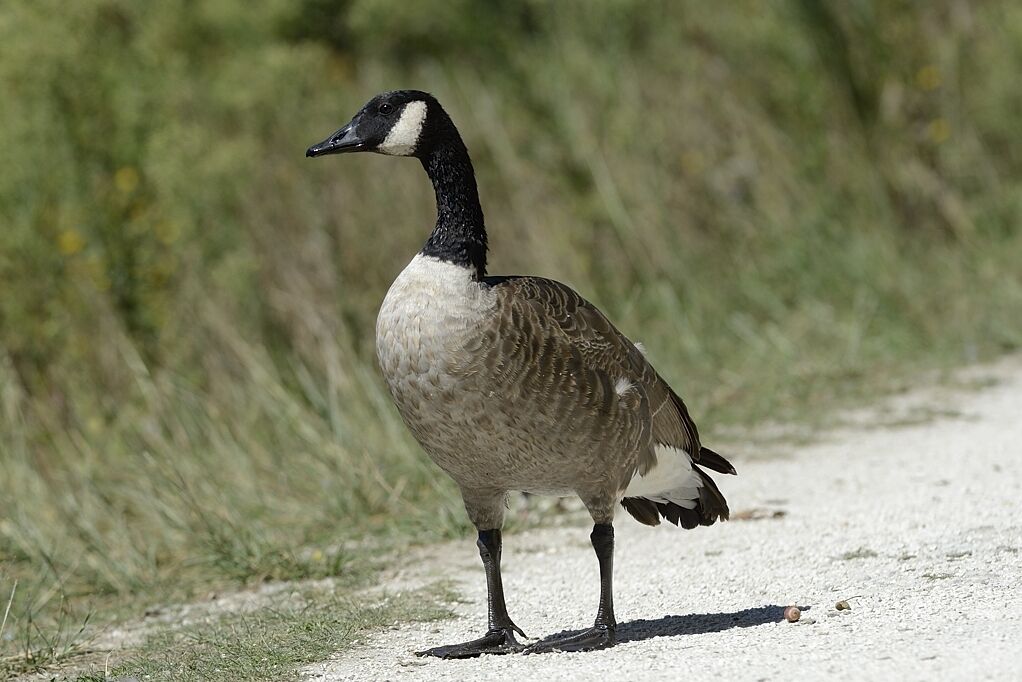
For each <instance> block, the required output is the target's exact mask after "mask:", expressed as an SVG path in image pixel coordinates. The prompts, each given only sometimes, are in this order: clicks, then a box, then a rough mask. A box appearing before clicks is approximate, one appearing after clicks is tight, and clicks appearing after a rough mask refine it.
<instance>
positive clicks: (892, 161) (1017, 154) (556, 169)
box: [0, 0, 1022, 659]
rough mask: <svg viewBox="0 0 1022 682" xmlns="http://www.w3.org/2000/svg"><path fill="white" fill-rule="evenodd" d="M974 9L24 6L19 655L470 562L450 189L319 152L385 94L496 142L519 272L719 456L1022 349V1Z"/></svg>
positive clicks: (7, 231) (4, 560) (0, 551)
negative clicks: (445, 557)
mask: <svg viewBox="0 0 1022 682" xmlns="http://www.w3.org/2000/svg"><path fill="white" fill-rule="evenodd" d="M583 6H584V11H582V9H583ZM963 7H964V6H963V5H962V3H958V2H952V1H951V0H947V1H943V0H941V1H938V2H933V3H923V4H920V3H908V2H884V3H881V2H857V3H828V4H822V3H814V2H808V1H803V0H788V1H786V2H777V3H762V2H757V1H756V0H742V1H741V2H735V3H727V4H726V5H723V6H721V5H720V4H719V3H718V4H714V5H713V6H711V5H710V4H707V3H697V2H692V3H681V2H667V1H666V0H663V1H658V2H644V1H639V0H606V1H604V2H599V3H581V1H579V2H574V1H573V0H569V1H567V2H558V3H542V2H524V3H503V2H490V3H473V2H470V0H458V1H457V2H453V3H448V2H418V3H406V2H401V1H399V0H349V1H348V2H343V3H329V2H323V1H322V0H302V1H301V2H291V1H285V0H259V1H257V2H241V0H210V1H209V2H204V3H200V4H194V3H188V2H185V0H179V1H171V2H166V3H159V6H158V7H150V6H148V5H146V6H145V7H143V6H142V5H139V4H138V3H134V2H130V1H129V0H83V1H82V2H76V3H74V4H73V5H70V6H69V5H67V3H59V2H57V1H56V0H31V1H30V0H10V1H8V2H5V3H3V4H2V5H0V41H2V43H3V45H4V58H3V60H0V87H2V88H3V90H4V91H5V92H14V93H17V96H16V97H10V98H7V100H5V105H4V106H3V107H0V146H2V148H3V150H4V164H2V165H0V225H2V229H0V596H3V598H4V600H6V595H9V594H10V592H11V586H12V585H13V584H14V582H15V581H16V580H17V581H18V589H17V592H16V594H15V598H14V600H13V603H12V606H11V611H10V616H9V618H8V621H7V624H6V625H5V628H4V632H3V634H2V635H0V658H6V657H10V656H20V657H22V658H24V655H25V653H26V652H33V655H34V656H37V657H40V658H49V659H55V658H60V657H61V656H64V655H66V653H67V652H68V651H73V650H74V649H75V647H76V646H77V645H78V643H80V642H82V641H86V640H87V639H88V637H89V634H90V632H92V631H93V630H94V629H95V628H96V627H98V626H100V625H102V624H103V623H107V622H109V621H110V620H111V619H119V618H128V619H130V618H137V617H140V615H141V613H142V612H143V611H144V610H145V608H146V606H147V605H148V604H151V603H154V602H155V603H160V602H166V601H172V600H181V601H186V600H189V599H192V598H195V597H196V596H197V595H201V594H203V593H205V592H206V591H208V590H210V589H231V588H235V587H244V586H248V585H252V584H259V583H261V582H264V581H268V580H269V581H275V580H293V579H304V578H315V577H332V578H337V579H338V580H340V581H341V582H342V583H344V584H351V585H354V584H361V582H360V581H364V580H365V579H368V578H369V577H371V574H372V572H373V570H374V568H373V567H374V566H375V565H378V564H379V561H367V557H368V558H370V559H372V558H374V557H378V556H380V550H381V549H384V548H387V547H390V546H393V545H394V544H395V543H396V544H397V546H403V544H405V543H408V542H410V541H422V542H425V541H431V540H435V539H438V538H443V537H457V536H462V535H464V534H466V533H467V530H468V528H467V522H466V520H465V518H464V513H463V511H462V510H461V508H460V502H459V500H458V498H457V495H456V492H455V490H454V489H453V486H452V485H451V484H450V483H449V482H448V481H447V480H446V479H445V478H444V477H443V476H442V475H441V474H440V473H439V472H438V471H437V470H436V469H435V468H434V467H433V466H432V465H430V464H429V463H428V462H426V461H425V459H424V458H423V457H422V455H421V454H420V453H419V451H418V450H417V447H416V446H415V444H414V442H413V441H412V439H411V437H410V436H409V434H408V433H407V432H406V430H405V429H404V428H403V426H402V425H401V423H400V420H399V419H398V418H397V416H396V414H395V412H394V410H393V408H392V407H391V405H390V402H389V398H388V397H387V395H386V392H385V390H384V389H383V387H382V385H381V383H380V381H379V378H378V376H377V372H376V370H375V362H374V358H373V320H374V316H375V311H376V309H377V307H378V305H379V302H380V301H381V300H382V297H383V294H384V292H385V291H386V288H387V286H388V284H389V282H390V281H391V280H392V279H393V277H394V276H395V274H396V273H397V272H398V271H399V270H400V268H401V267H402V266H403V264H404V263H405V262H406V261H407V260H408V259H409V258H410V257H411V255H412V254H413V253H414V252H415V251H416V250H417V248H418V247H419V246H420V244H421V243H422V241H423V240H424V239H425V236H426V232H427V231H428V230H429V228H430V226H431V224H432V215H433V204H432V201H433V199H432V194H431V190H430V188H429V186H428V183H427V182H426V180H425V178H424V177H423V175H422V172H421V169H420V168H419V167H418V164H416V163H415V162H413V161H409V160H396V159H385V158H380V157H368V156H366V157H344V158H336V159H335V158H331V159H326V160H318V161H316V162H312V161H308V160H306V159H304V158H303V151H304V149H305V148H306V146H307V145H308V144H309V143H311V142H313V141H316V140H319V139H322V137H323V136H324V135H325V134H327V133H329V132H330V131H332V130H334V129H336V128H337V127H338V126H339V125H341V124H343V123H344V122H346V121H347V119H348V117H349V116H350V115H351V114H352V113H353V112H354V111H356V110H357V108H358V107H359V106H361V104H362V103H363V102H364V100H366V99H368V97H369V96H371V95H373V94H375V93H376V92H377V91H379V90H382V89H386V88H392V87H418V88H422V89H426V90H430V91H432V92H434V93H435V94H437V95H438V97H439V98H440V100H441V101H442V102H444V103H445V105H446V106H447V108H448V109H449V110H450V111H451V113H452V115H453V116H454V118H455V120H456V121H457V123H458V124H459V126H460V129H461V130H462V132H463V134H464V136H465V138H466V141H467V143H468V146H469V148H470V150H471V151H472V155H473V159H474V161H475V163H476V167H477V171H478V175H479V181H480V187H481V193H482V199H483V202H484V209H485V211H486V215H487V224H488V227H489V230H490V235H491V245H492V247H493V250H492V255H491V259H490V262H491V270H492V271H493V272H495V273H507V272H529V273H537V274H542V275H545V276H550V277H554V278H556V279H559V280H562V281H566V282H568V283H570V284H572V285H574V286H575V287H576V288H578V289H579V290H580V291H581V292H583V293H584V294H585V295H586V296H587V297H589V298H591V299H592V300H593V301H594V302H596V303H597V304H599V305H600V306H601V307H602V308H603V309H604V310H605V311H606V312H607V313H608V315H609V316H610V317H611V318H612V319H613V320H614V321H615V322H616V323H617V324H618V326H620V327H621V328H622V329H623V330H624V331H625V332H626V333H628V334H629V335H631V336H632V337H633V338H635V339H637V340H641V341H642V342H644V343H645V345H646V346H647V347H648V348H649V353H650V357H651V358H652V359H653V361H654V363H655V364H656V366H657V367H658V368H659V369H660V370H661V371H662V373H663V374H664V375H665V376H666V377H668V378H669V380H670V381H671V382H672V384H673V385H674V386H675V387H676V388H677V389H678V390H679V392H680V393H681V394H682V395H683V396H684V397H685V398H686V400H687V401H688V402H689V405H690V407H691V410H692V412H693V414H694V416H695V417H696V419H697V421H698V422H699V424H700V427H701V429H702V430H703V431H704V432H705V433H706V434H707V439H708V440H712V439H713V437H714V436H715V435H720V434H733V433H735V431H736V430H741V429H743V428H745V427H748V426H749V425H753V424H756V423H760V422H763V421H771V422H783V421H786V420H791V419H795V420H799V421H802V422H805V421H806V420H816V419H817V417H818V416H822V417H821V418H827V419H832V418H834V417H835V416H837V417H840V411H841V409H842V408H844V407H846V406H848V405H856V404H860V403H862V402H863V401H870V400H873V399H875V398H876V396H878V395H882V394H884V393H887V392H890V391H894V390H900V389H902V388H904V387H905V386H906V385H908V384H909V383H910V382H911V381H912V380H913V377H915V376H917V374H918V373H919V372H921V371H929V370H934V369H936V370H946V369H950V368H954V367H957V366H961V365H962V364H966V363H971V362H975V361H978V360H983V359H985V358H991V357H995V356H996V355H998V354H1000V353H1004V352H1008V351H1012V350H1015V349H1018V348H1019V347H1020V345H1022V325H1020V324H1019V323H1018V320H1020V319H1022V270H1020V269H1019V267H1018V261H1019V254H1020V253H1022V230H1020V228H1019V225H1020V222H1022V143H1020V142H1019V140H1018V135H1017V114H1016V112H1018V111H1019V110H1022V91H1020V90H1019V88H1018V87H1016V85H1015V83H1016V81H1017V74H1018V73H1019V72H1020V70H1022V50H1020V48H1019V46H1020V45H1022V8H1019V7H1018V6H1016V3H1012V2H1009V1H1008V0H996V1H991V2H985V3H977V4H969V6H968V8H967V9H963ZM750 449H754V448H750ZM4 603H6V601H4ZM90 614H93V616H92V620H91V621H90V622H89V627H87V628H86V629H85V631H84V632H83V633H82V635H81V636H79V635H78V634H77V633H78V630H79V629H80V628H81V626H82V624H83V623H85V622H86V619H87V618H88V617H89V615H90Z"/></svg>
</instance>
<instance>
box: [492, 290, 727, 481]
mask: <svg viewBox="0 0 1022 682" xmlns="http://www.w3.org/2000/svg"><path fill="white" fill-rule="evenodd" d="M488 282H491V283H492V285H493V286H498V287H501V288H505V287H506V288H507V295H508V296H509V297H510V298H511V299H512V300H514V301H516V302H521V303H525V304H527V305H529V306H531V307H533V308H534V309H535V311H536V312H537V313H538V314H539V315H541V316H542V317H543V319H544V320H548V321H549V322H550V323H552V324H550V325H549V328H550V329H552V330H556V332H557V333H559V334H561V335H562V336H563V338H564V340H566V341H567V342H568V343H569V344H571V346H572V347H574V348H575V349H577V350H578V352H579V353H580V354H581V356H582V358H583V359H584V361H585V363H586V364H587V365H589V366H590V367H593V368H596V369H599V370H601V371H602V372H603V373H605V374H607V375H609V376H610V377H612V380H616V379H618V378H623V379H627V380H628V381H631V382H634V383H635V384H637V385H639V386H641V387H642V388H643V390H644V391H645V392H646V395H647V396H648V399H649V403H650V410H651V416H652V420H651V422H652V423H651V425H650V426H651V428H652V437H653V441H654V442H655V443H657V444H661V445H668V446H671V447H675V448H681V449H684V450H685V451H686V452H688V453H689V455H690V456H691V457H692V459H693V461H699V459H700V454H701V452H702V449H701V446H700V443H699V430H698V429H697V428H696V425H695V422H693V421H692V418H691V417H690V416H689V413H688V409H687V408H686V407H685V403H684V402H683V401H682V399H681V398H680V397H679V396H678V395H677V394H676V393H675V392H674V391H673V390H671V387H670V386H669V385H668V384H667V382H666V381H664V380H663V378H662V377H661V376H660V375H659V374H658V373H657V371H656V370H655V369H654V368H653V366H652V365H651V364H650V363H649V362H648V361H647V360H646V357H645V356H644V355H643V354H642V352H641V351H640V350H639V349H638V348H636V346H635V344H634V343H632V341H631V340H630V339H629V338H628V337H626V336H625V335H624V334H622V333H621V332H620V331H618V329H617V328H616V327H615V326H614V325H613V324H612V323H611V322H610V320H608V319H607V317H606V316H605V315H604V314H603V313H602V312H600V310H599V309H598V308H597V307H596V306H594V305H593V304H592V303H590V302H589V301H587V300H585V299H584V298H582V297H581V296H579V295H578V293H576V292H575V291H574V290H573V289H571V288H570V287H568V286H566V285H564V284H561V283H560V282H556V281H554V280H550V279H544V278H541V277H504V278H492V279H491V280H488ZM652 465H653V462H652V461H651V462H643V463H640V473H645V470H646V468H647V467H651V466H652ZM711 468H715V467H712V466H711Z"/></svg>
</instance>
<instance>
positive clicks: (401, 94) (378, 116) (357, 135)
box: [305, 90, 450, 158]
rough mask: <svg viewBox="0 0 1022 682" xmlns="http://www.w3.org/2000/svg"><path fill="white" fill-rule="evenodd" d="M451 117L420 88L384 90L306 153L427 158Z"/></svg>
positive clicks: (314, 154) (434, 99)
mask: <svg viewBox="0 0 1022 682" xmlns="http://www.w3.org/2000/svg"><path fill="white" fill-rule="evenodd" d="M449 121H450V118H448V116H447V114H446V113H445V112H444V110H443V109H442V108H441V107H440V104H439V102H437V101H436V98H435V97H433V96H432V95H430V94H429V93H426V92H420V91H418V90H394V91H392V92H384V93H381V94H379V95H377V96H376V97H373V98H372V99H371V100H369V101H368V102H367V103H366V105H365V106H364V107H362V108H361V109H360V110H359V112H358V113H357V114H355V116H354V118H352V119H351V121H350V122H348V124H347V125H346V126H344V127H343V128H341V129H340V130H338V131H337V132H335V133H334V134H333V135H331V136H330V137H328V138H326V139H325V140H323V141H322V142H320V143H318V144H314V145H312V146H311V147H309V149H308V150H307V151H306V152H305V155H306V156H326V155H327V154H345V153H348V152H376V153H377V154H387V155H390V156H415V157H419V158H423V157H424V155H425V154H426V153H428V150H429V148H430V146H431V140H433V139H434V138H435V137H436V136H437V135H438V133H439V132H440V131H442V130H443V129H444V128H445V127H446V126H445V123H449Z"/></svg>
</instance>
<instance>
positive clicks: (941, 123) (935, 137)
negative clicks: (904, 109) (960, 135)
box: [926, 118, 951, 144]
mask: <svg viewBox="0 0 1022 682" xmlns="http://www.w3.org/2000/svg"><path fill="white" fill-rule="evenodd" d="M926 134H927V135H929V137H930V139H931V140H932V141H933V142H936V143H937V144H940V143H941V142H946V141H947V139H948V138H949V137H951V124H949V123H948V122H947V119H946V118H935V119H933V120H932V121H930V125H928V126H926Z"/></svg>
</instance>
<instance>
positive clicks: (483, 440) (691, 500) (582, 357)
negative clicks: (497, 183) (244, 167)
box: [306, 90, 735, 658]
mask: <svg viewBox="0 0 1022 682" xmlns="http://www.w3.org/2000/svg"><path fill="white" fill-rule="evenodd" d="M349 152H376V153H378V154H385V155H390V156H411V157H415V158H417V159H419V161H420V162H421V163H422V167H423V168H424V169H425V171H426V174H427V175H428V176H429V179H430V180H431V181H432V183H433V188H434V190H435V193H436V204H437V219H436V224H435V226H434V227H433V231H432V232H431V233H430V235H429V238H428V239H427V240H426V243H425V245H424V246H423V247H422V249H421V250H420V251H419V253H418V254H417V255H416V256H415V257H414V258H412V260H411V262H410V263H409V264H408V265H407V267H405V269H404V270H402V271H401V273H400V274H399V275H398V276H397V279H396V280H395V281H394V283H393V284H392V286H391V287H390V290H389V291H388V292H387V295H386V297H385V298H384V300H383V304H382V305H381V307H380V311H379V315H378V317H377V321H376V350H377V357H378V360H379V365H380V368H381V370H382V373H383V378H384V380H385V383H386V385H387V388H388V389H389V392H390V394H391V396H392V398H393V401H394V403H395V405H396V406H397V410H398V412H399V413H400V415H401V417H402V419H403V421H404V423H405V424H406V425H407V427H408V429H409V430H410V431H411V433H412V434H413V435H414V437H415V439H416V440H417V441H418V442H419V444H420V445H421V446H422V449H423V450H424V451H425V452H426V454H427V455H428V456H429V457H430V458H431V459H432V460H433V462H435V463H436V464H437V465H438V466H439V467H440V468H441V469H442V470H443V471H444V472H446V473H447V474H448V475H449V476H450V477H451V478H452V479H454V482H455V483H456V484H457V486H458V488H459V489H460V492H461V495H462V498H463V500H464V505H465V510H466V512H467V513H468V517H469V519H470V520H471V522H472V524H473V525H474V526H475V527H476V529H477V531H478V539H477V542H476V544H477V546H478V548H479V554H480V557H481V559H482V563H483V570H484V573H485V575H486V586H487V607H488V608H487V612H488V630H487V631H486V632H485V633H484V634H483V635H482V636H481V637H479V638H478V639H475V640H472V641H469V642H463V643H458V644H450V645H444V646H437V647H434V648H431V649H428V650H426V651H420V652H417V653H418V654H419V655H421V656H437V657H440V658H467V657H473V656H478V655H480V654H506V653H512V652H521V651H525V652H526V653H542V652H550V651H585V650H592V649H601V648H604V647H608V646H612V645H613V644H614V643H615V628H616V626H617V621H616V620H615V616H614V601H613V589H612V574H613V555H614V526H613V521H614V512H615V509H616V508H617V505H618V504H619V503H620V504H621V505H622V506H623V508H624V509H625V510H626V511H627V512H628V513H629V514H630V515H631V516H633V517H634V518H635V519H636V520H638V521H639V522H640V523H643V524H646V525H650V526H656V525H658V524H659V523H660V519H661V517H663V518H664V519H666V520H667V521H669V522H670V523H672V524H674V525H680V526H681V527H682V528H695V527H697V526H708V525H712V524H713V523H714V522H715V521H717V520H726V519H727V518H728V514H729V511H728V506H727V502H726V501H725V500H724V497H723V495H722V494H721V492H720V490H719V489H718V488H717V486H716V484H715V483H714V481H713V480H712V479H711V478H710V476H709V475H708V474H707V473H706V471H705V470H704V468H705V469H710V470H713V471H716V472H719V473H723V474H734V473H735V469H734V467H733V466H731V464H730V463H729V462H728V461H727V460H726V459H724V458H723V457H722V456H720V455H718V454H717V453H716V452H714V451H712V450H710V449H708V448H706V447H703V446H702V444H701V443H700V441H699V432H698V430H697V429H696V425H695V423H694V422H693V421H692V418H691V417H690V416H689V413H688V409H687V408H686V407H685V403H684V402H682V400H681V398H680V397H678V394H677V393H675V392H674V391H673V390H672V389H671V387H670V386H668V384H667V382H666V381H664V379H663V378H662V377H661V376H660V375H659V374H658V373H657V371H656V370H655V369H654V368H653V366H652V365H651V364H650V363H649V361H648V360H647V359H646V357H645V355H644V353H643V351H642V350H641V349H640V347H639V346H637V345H636V344H634V343H632V342H631V341H630V340H629V339H628V338H627V337H625V335H624V334H622V333H621V332H620V331H618V330H617V328H616V327H615V326H614V325H613V324H611V322H610V321H609V320H608V319H607V317H606V316H605V315H604V314H603V313H601V312H600V311H599V310H598V309H597V308H596V306H594V305H593V304H591V303H589V302H588V301H587V300H585V299H584V298H582V297H581V296H580V295H579V294H577V293H576V292H575V291H574V290H572V289H571V288H570V287H568V286H566V285H564V284H561V283H560V282H556V281H553V280H550V279H544V278H541V277H531V276H489V275H487V273H486V253H487V243H486V229H485V227H484V224H483V210H482V207H481V205H480V203H479V193H478V189H477V186H476V179H475V173H474V171H473V168H472V162H471V160H470V159H469V154H468V150H467V149H466V147H465V143H464V142H463V141H462V138H461V136H460V135H459V133H458V130H457V129H456V128H455V126H454V122H453V121H452V120H451V117H450V116H449V115H448V114H447V112H446V111H445V110H444V109H443V107H441V105H440V103H439V102H438V101H437V99H436V98H435V97H433V96H432V95H430V94H428V93H425V92H421V91H418V90H397V91H392V92H385V93H382V94H379V95H377V96H375V97H373V98H372V99H371V100H369V102H368V103H367V104H366V105H365V106H363V107H362V109H361V110H360V111H359V112H358V113H356V114H355V116H354V117H353V118H352V119H351V121H350V122H349V123H348V124H347V125H345V126H344V127H343V128H341V129H340V130H338V131H337V132H335V133H334V134H332V135H330V137H328V138H326V139H325V140H323V141H322V142H320V143H318V144H315V145H313V146H311V147H309V148H308V151H307V152H306V156H309V157H318V156H326V155H329V154H344V153H349ZM511 491H522V492H527V493H532V494H545V495H557V496H571V495H577V496H578V497H579V498H580V499H581V501H582V503H583V504H584V505H585V508H586V509H587V510H588V512H589V514H590V516H591V517H592V520H593V529H592V533H591V534H590V540H591V542H592V546H593V549H594V550H595V553H596V558H597V561H598V563H599V572H600V597H599V606H598V609H597V612H596V619H595V622H594V624H593V626H592V627H591V628H588V629H586V630H583V631H581V632H578V633H575V634H570V633H569V634H562V635H559V636H553V637H548V638H546V639H543V640H539V641H537V642H535V643H533V644H531V645H530V646H526V645H525V644H523V643H521V642H519V641H518V639H517V638H516V635H520V636H521V637H523V638H525V637H526V635H525V633H524V632H522V630H521V628H519V627H518V626H517V625H515V623H514V621H512V620H511V617H510V616H509V614H508V610H507V606H506V603H505V600H504V588H503V583H502V581H501V573H500V555H501V546H502V537H501V528H502V526H503V523H504V512H505V509H506V507H507V499H508V495H509V493H510V492H511Z"/></svg>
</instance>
